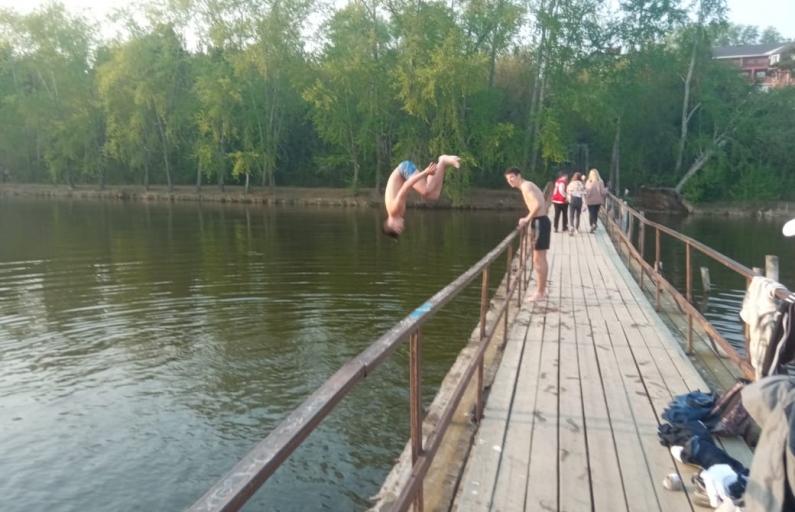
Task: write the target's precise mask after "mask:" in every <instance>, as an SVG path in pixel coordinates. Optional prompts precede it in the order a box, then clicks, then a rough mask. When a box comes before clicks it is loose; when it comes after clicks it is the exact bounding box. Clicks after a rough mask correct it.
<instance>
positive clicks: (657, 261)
mask: <svg viewBox="0 0 795 512" xmlns="http://www.w3.org/2000/svg"><path fill="white" fill-rule="evenodd" d="M654 231H655V235H654V245H655V248H654V274H655V276H656V277H655V279H654V281H655V286H656V289H655V292H654V300H655V303H656V310H657V311H659V310H660V277H661V276H660V228H654Z"/></svg>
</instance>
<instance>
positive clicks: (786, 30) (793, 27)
mask: <svg viewBox="0 0 795 512" xmlns="http://www.w3.org/2000/svg"><path fill="white" fill-rule="evenodd" d="M61 1H62V2H63V4H64V5H66V7H67V8H68V9H70V10H72V11H83V10H88V11H89V12H90V13H91V14H92V15H93V16H94V17H96V18H98V19H101V18H103V17H104V16H105V14H107V13H108V12H110V11H111V10H112V9H113V8H114V7H120V6H124V5H129V4H130V3H131V2H129V1H124V0H61ZM44 3H45V0H0V7H10V8H12V9H14V10H16V11H19V12H28V11H30V10H32V9H35V8H36V7H39V6H40V5H42V4H44ZM727 3H728V6H729V16H728V17H729V21H731V22H733V23H739V24H743V25H756V26H758V27H759V28H760V33H761V30H763V29H764V28H765V27H768V26H771V25H772V26H773V27H775V28H777V29H778V31H779V32H780V33H781V34H782V35H783V36H784V37H787V38H790V39H795V0H727Z"/></svg>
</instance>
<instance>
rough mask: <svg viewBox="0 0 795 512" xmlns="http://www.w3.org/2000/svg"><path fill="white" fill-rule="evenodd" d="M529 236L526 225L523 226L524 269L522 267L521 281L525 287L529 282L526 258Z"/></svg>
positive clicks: (528, 250) (528, 248) (528, 249)
mask: <svg viewBox="0 0 795 512" xmlns="http://www.w3.org/2000/svg"><path fill="white" fill-rule="evenodd" d="M529 238H530V237H529V233H528V232H527V227H526V226H525V229H524V238H523V240H524V242H523V243H524V258H525V259H524V269H522V282H523V283H524V285H525V287H527V285H528V284H529V283H528V282H527V259H528V254H529V252H530V247H529V245H530V244H529V242H528V241H527V240H528V239H529Z"/></svg>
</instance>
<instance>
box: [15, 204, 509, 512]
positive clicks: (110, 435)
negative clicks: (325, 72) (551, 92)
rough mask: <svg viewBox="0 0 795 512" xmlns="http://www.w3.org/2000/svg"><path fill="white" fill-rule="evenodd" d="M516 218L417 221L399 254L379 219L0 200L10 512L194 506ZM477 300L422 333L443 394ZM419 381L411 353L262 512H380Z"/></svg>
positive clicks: (273, 493) (434, 216) (290, 470)
mask: <svg viewBox="0 0 795 512" xmlns="http://www.w3.org/2000/svg"><path fill="white" fill-rule="evenodd" d="M518 216H519V213H518V212H504V213H497V212H476V213H475V212H431V211H428V212H421V211H417V212H410V214H409V218H408V219H407V226H408V229H407V230H406V233H405V236H404V237H402V239H401V240H400V242H398V243H395V242H393V241H392V240H390V239H387V238H385V237H384V236H383V235H381V233H380V223H381V221H382V219H381V212H380V211H377V210H346V209H302V210H299V209H288V208H279V209H268V208H261V207H256V208H249V209H245V208H243V207H221V206H217V205H211V206H207V205H204V206H200V205H198V204H187V205H186V204H177V205H168V204H151V205H150V204H140V203H136V204H124V203H90V202H75V203H69V202H48V201H21V200H5V199H4V200H2V201H0V356H1V357H2V372H0V470H2V474H3V478H2V479H0V510H2V511H3V512H107V511H114V512H123V511H146V512H152V511H179V510H183V509H184V508H186V507H188V506H189V505H190V504H192V503H193V501H195V500H196V499H197V498H199V497H200V496H201V495H202V494H203V493H204V492H205V491H206V490H207V489H208V488H209V486H210V485H212V484H213V483H214V482H215V481H216V480H217V479H218V478H219V477H220V476H221V475H222V474H224V473H225V472H226V471H227V470H229V469H230V468H231V467H232V466H233V465H234V464H235V462H236V461H237V460H239V458H240V457H242V456H243V455H244V454H245V453H246V452H247V451H248V450H249V449H251V448H252V447H253V446H254V445H255V444H256V443H257V442H259V441H260V440H261V439H262V438H264V437H265V436H266V435H267V434H268V432H269V431H270V430H271V429H272V428H274V426H276V425H277V424H278V422H279V421H280V420H281V419H282V418H284V417H285V416H286V415H287V414H288V413H289V412H290V411H291V410H292V409H293V408H295V407H296V406H297V405H299V404H300V403H301V402H302V401H303V400H304V399H305V398H306V397H307V396H308V395H309V394H310V393H311V392H312V391H313V390H314V389H315V388H317V387H318V386H319V385H320V384H321V383H322V382H323V381H324V380H325V379H326V378H328V377H329V376H330V375H331V374H332V373H334V371H336V370H337V369H338V368H339V367H340V366H342V365H343V364H344V363H345V362H346V361H347V360H349V359H350V358H352V357H353V356H355V355H356V354H358V353H359V352H360V351H361V350H363V349H364V348H365V347H366V346H367V345H369V344H370V343H371V342H372V341H373V340H374V339H376V338H377V337H378V336H380V335H381V334H383V333H384V332H385V331H387V330H388V329H389V328H391V327H392V325H394V323H395V322H397V321H398V320H400V319H401V318H403V317H405V316H406V315H407V314H409V313H410V312H411V311H412V310H413V309H414V308H416V307H417V306H419V305H420V304H422V303H423V302H424V301H425V300H426V299H427V298H429V297H430V296H432V295H433V294H434V293H436V292H437V291H438V290H440V289H441V288H442V287H444V286H445V285H446V284H448V283H449V282H450V281H452V280H453V279H455V278H456V277H457V276H458V275H460V274H461V273H463V272H464V271H465V270H466V269H467V268H469V267H470V266H471V265H472V264H473V263H475V262H476V261H477V260H479V259H480V258H481V257H482V256H483V255H484V254H486V253H487V252H488V251H489V250H491V249H492V248H493V247H494V246H495V245H496V244H497V243H498V242H499V241H500V240H502V239H503V238H504V237H505V236H506V235H507V234H508V232H509V231H510V229H511V228H513V227H514V226H515V224H516V220H517V218H518ZM495 271H498V272H504V263H502V261H500V264H498V265H497V267H496V268H495ZM492 275H495V274H492ZM497 284H498V283H497V279H496V278H494V279H493V287H496V285H497ZM479 286H480V285H479V282H478V283H473V286H471V287H470V288H469V289H468V290H467V291H466V292H465V293H464V294H463V295H462V296H460V299H459V300H457V301H455V302H453V303H452V304H451V305H450V306H449V307H447V308H445V310H443V312H442V313H440V314H439V315H438V317H437V318H436V319H434V320H433V321H431V322H430V323H429V324H428V326H427V328H426V329H425V331H424V340H425V351H424V354H423V358H424V362H425V379H426V380H425V389H424V391H425V394H426V396H427V397H428V399H430V398H432V396H433V395H434V394H435V392H436V389H437V386H438V383H439V382H441V379H442V378H443V377H444V375H445V373H446V372H447V370H448V369H449V367H450V366H451V364H452V362H453V361H454V360H455V357H456V356H457V354H458V352H459V351H460V349H461V348H462V347H463V346H465V344H466V341H467V339H468V337H469V335H470V333H471V332H472V330H473V329H474V328H475V324H476V321H477V315H478V311H479V297H480V291H479ZM407 369H408V353H407V349H406V348H404V349H402V350H400V351H398V352H397V353H396V354H395V355H394V356H393V357H392V358H391V359H390V360H389V361H388V362H387V363H385V364H384V365H383V366H382V367H381V368H380V369H379V370H378V371H377V372H375V373H374V374H373V376H372V377H370V378H369V379H367V380H366V381H365V383H364V384H363V385H361V386H360V387H359V388H358V389H357V390H356V391H355V392H354V393H353V394H352V395H351V396H349V397H348V398H347V399H346V400H344V401H343V403H342V405H341V407H339V408H338V409H337V410H336V411H335V412H334V413H333V414H332V415H331V417H330V418H329V419H328V420H327V421H326V422H325V423H324V424H323V425H322V426H321V428H320V429H319V430H318V431H317V432H315V433H314V434H313V435H312V436H311V437H310V438H309V439H308V441H307V442H306V443H305V444H304V445H303V446H302V447H301V448H300V449H299V450H298V451H297V452H296V453H295V454H294V455H293V457H292V458H291V459H290V460H289V461H288V462H287V464H286V465H285V466H283V467H282V468H281V469H280V470H279V471H278V472H277V473H276V475H275V476H274V477H273V478H272V479H271V480H270V481H269V483H268V484H267V485H266V486H265V487H263V489H262V490H261V491H260V493H259V494H258V496H257V497H256V498H255V499H254V500H252V502H250V503H249V505H248V506H247V508H246V510H268V511H271V510H273V511H277V510H278V511H302V512H305V511H315V510H335V511H351V510H362V509H364V508H365V507H366V506H367V504H368V498H369V497H370V496H372V495H373V494H375V493H376V492H377V491H378V489H379V488H380V485H381V483H382V482H383V479H384V477H385V476H386V474H387V472H388V471H389V469H390V468H391V465H392V464H393V462H394V460H395V458H396V457H397V456H398V455H399V453H400V451H401V450H402V448H403V445H404V443H405V441H406V439H407V438H408V435H409V423H408V421H409V420H408V370H407Z"/></svg>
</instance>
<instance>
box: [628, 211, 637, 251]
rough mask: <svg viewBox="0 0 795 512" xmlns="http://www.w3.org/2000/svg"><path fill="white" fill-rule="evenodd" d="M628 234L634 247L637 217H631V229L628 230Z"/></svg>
mask: <svg viewBox="0 0 795 512" xmlns="http://www.w3.org/2000/svg"><path fill="white" fill-rule="evenodd" d="M627 234H628V235H629V245H633V240H632V238H633V235H634V234H635V216H634V215H630V216H629V229H628V230H627Z"/></svg>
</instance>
